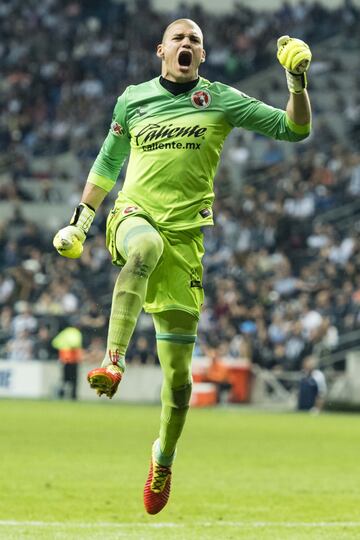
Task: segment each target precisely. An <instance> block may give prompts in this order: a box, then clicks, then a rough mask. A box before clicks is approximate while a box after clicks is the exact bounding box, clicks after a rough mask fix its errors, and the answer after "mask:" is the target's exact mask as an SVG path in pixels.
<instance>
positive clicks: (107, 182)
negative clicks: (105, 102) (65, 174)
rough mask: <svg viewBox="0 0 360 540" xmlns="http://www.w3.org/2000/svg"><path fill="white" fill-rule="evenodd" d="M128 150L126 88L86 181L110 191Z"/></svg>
mask: <svg viewBox="0 0 360 540" xmlns="http://www.w3.org/2000/svg"><path fill="white" fill-rule="evenodd" d="M129 152H130V135H129V132H128V129H127V123H126V90H125V92H124V93H123V94H122V95H121V96H120V97H119V98H118V100H117V103H116V105H115V108H114V112H113V116H112V122H111V125H110V129H109V133H108V135H107V137H106V139H105V141H104V143H103V145H102V147H101V149H100V152H99V154H98V155H97V158H96V160H95V162H94V164H93V166H92V168H91V170H90V174H89V177H88V181H89V182H90V183H92V184H95V185H97V186H99V187H101V188H103V189H104V190H105V191H110V190H111V189H112V188H113V186H114V184H115V183H116V180H117V178H118V176H119V173H120V170H121V168H122V166H123V164H124V162H125V159H126V158H127V157H128V155H129Z"/></svg>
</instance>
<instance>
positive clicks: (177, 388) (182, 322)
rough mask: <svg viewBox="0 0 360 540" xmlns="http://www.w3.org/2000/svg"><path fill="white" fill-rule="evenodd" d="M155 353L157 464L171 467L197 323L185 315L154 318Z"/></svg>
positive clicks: (185, 406)
mask: <svg viewBox="0 0 360 540" xmlns="http://www.w3.org/2000/svg"><path fill="white" fill-rule="evenodd" d="M153 319H154V323H155V328H156V339H157V351H158V355H159V360H160V364H161V367H162V370H163V375H164V378H163V385H162V390H161V405H162V406H161V416H160V435H159V447H158V452H157V454H156V456H157V459H158V460H159V461H158V463H160V464H161V465H170V464H171V463H172V460H173V459H174V456H175V451H176V444H177V441H178V440H179V438H180V435H181V433H182V430H183V427H184V424H185V420H186V415H187V412H188V410H189V402H190V397H191V381H192V378H191V358H192V353H193V349H194V343H195V338H196V328H197V321H196V319H195V318H194V317H193V316H192V315H190V314H188V313H185V312H181V311H167V312H164V313H158V314H154V315H153Z"/></svg>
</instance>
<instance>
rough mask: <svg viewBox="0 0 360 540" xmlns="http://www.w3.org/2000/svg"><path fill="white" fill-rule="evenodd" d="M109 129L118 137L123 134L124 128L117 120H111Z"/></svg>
mask: <svg viewBox="0 0 360 540" xmlns="http://www.w3.org/2000/svg"><path fill="white" fill-rule="evenodd" d="M110 131H111V133H112V134H113V135H116V136H117V137H120V136H121V135H124V129H123V127H122V126H121V125H120V124H119V123H118V122H115V121H114V122H112V124H111V126H110Z"/></svg>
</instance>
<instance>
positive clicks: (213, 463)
mask: <svg viewBox="0 0 360 540" xmlns="http://www.w3.org/2000/svg"><path fill="white" fill-rule="evenodd" d="M159 412H160V410H159V408H158V407H140V406H123V405H121V404H116V403H114V404H113V403H108V402H105V401H101V402H99V403H71V402H32V401H7V400H5V401H0V417H1V423H0V445H1V454H0V460H1V461H0V463H1V465H0V468H1V475H0V538H1V539H4V540H22V539H34V540H43V539H51V540H53V539H54V540H57V539H59V540H68V539H73V540H85V539H86V540H93V539H98V540H100V539H101V540H108V539H109V540H115V539H126V540H127V539H129V540H132V539H134V540H143V539H144V540H153V539H156V540H165V539H166V540H185V539H186V540H208V539H217V540H230V539H232V540H238V539H246V540H290V539H291V540H303V539H304V540H305V539H307V540H308V539H312V540H322V539H324V540H325V539H326V540H347V539H358V538H360V513H359V512H360V511H359V509H360V429H359V417H358V416H355V415H341V414H323V415H321V416H317V417H314V416H310V415H306V414H305V415H304V414H295V413H292V414H274V413H260V412H254V411H251V410H248V409H242V408H231V409H206V410H205V409H203V410H198V409H193V410H191V411H190V414H189V417H188V422H187V425H186V428H185V431H184V434H183V437H182V439H181V442H180V444H179V449H178V456H177V459H176V463H175V465H174V475H173V489H172V494H171V498H170V501H169V503H168V506H167V507H166V508H165V509H164V510H163V512H161V513H160V514H158V515H157V516H153V517H151V516H148V515H147V514H146V513H145V511H144V509H143V504H142V489H143V484H144V482H145V479H146V476H147V472H148V466H149V460H150V448H151V444H152V441H153V439H154V438H155V437H156V434H157V430H158V419H159Z"/></svg>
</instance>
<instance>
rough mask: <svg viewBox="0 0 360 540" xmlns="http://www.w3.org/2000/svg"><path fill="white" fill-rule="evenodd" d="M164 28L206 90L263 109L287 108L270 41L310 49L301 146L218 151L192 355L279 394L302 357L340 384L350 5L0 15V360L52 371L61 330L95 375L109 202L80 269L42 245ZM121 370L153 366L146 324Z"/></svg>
mask: <svg viewBox="0 0 360 540" xmlns="http://www.w3.org/2000/svg"><path fill="white" fill-rule="evenodd" d="M178 16H188V17H191V18H193V19H194V20H196V21H197V22H198V23H199V24H200V26H202V27H203V28H205V29H206V42H205V46H206V48H207V50H208V60H207V62H206V63H205V64H204V70H203V71H202V75H203V76H205V77H208V78H210V79H219V80H222V81H224V82H227V83H230V84H233V85H235V86H238V87H239V88H241V90H243V91H245V92H247V93H249V94H251V95H254V96H255V97H258V98H260V99H263V100H264V101H267V102H268V103H271V104H273V105H274V106H280V107H284V104H285V100H286V94H285V83H284V81H282V80H281V79H280V78H281V77H282V76H283V74H282V72H281V70H280V69H279V68H278V66H275V65H274V64H275V61H274V50H275V40H276V38H277V37H278V36H279V35H281V34H283V33H284V32H283V29H284V28H286V29H287V30H286V32H287V33H289V34H293V35H296V36H297V37H299V38H303V39H304V40H306V41H308V42H309V43H310V44H311V46H312V48H313V50H314V58H315V60H314V63H313V65H312V68H311V73H310V76H309V80H310V93H311V96H312V103H313V107H314V133H313V135H312V137H311V138H310V139H309V140H308V141H305V142H303V143H301V144H300V145H297V146H296V148H295V149H294V148H293V147H292V148H289V147H285V145H283V144H278V143H273V142H269V141H267V140H265V139H264V138H262V137H260V136H257V135H252V134H249V133H246V134H242V133H241V132H237V133H236V134H233V135H232V136H231V138H230V139H229V141H228V143H227V145H226V149H225V159H223V161H222V165H221V167H220V170H219V172H218V175H217V188H216V189H217V200H216V204H215V216H216V226H215V227H214V228H208V229H207V230H206V232H205V237H206V248H207V254H206V256H205V260H204V262H205V269H206V272H205V279H204V282H205V293H206V303H205V306H204V310H203V314H202V318H201V322H200V332H199V339H198V343H197V346H196V354H197V355H203V354H205V355H211V354H213V352H214V350H215V351H217V354H218V355H220V356H229V357H231V358H234V359H236V358H238V359H240V358H244V357H245V358H249V359H251V361H252V362H253V363H254V364H256V365H258V366H260V367H261V368H266V369H269V370H271V371H272V372H273V373H276V374H277V379H280V380H281V381H282V384H283V386H284V388H287V385H288V384H289V383H288V381H291V377H287V375H286V374H289V373H292V372H298V370H299V369H300V367H301V363H302V360H303V358H304V357H305V356H307V355H309V354H312V353H315V354H317V355H318V356H320V358H321V359H322V361H323V365H324V366H328V369H330V368H331V369H332V370H333V369H334V368H336V369H340V370H341V369H342V368H343V365H344V364H343V361H344V354H345V352H346V351H347V350H348V349H349V348H353V347H354V346H355V345H359V344H360V273H359V268H360V250H359V229H360V219H359V214H360V202H359V195H360V148H359V141H360V138H359V129H360V94H359V90H358V89H359V87H360V85H359V76H358V75H356V73H359V59H358V55H357V50H358V49H359V45H360V38H359V36H360V32H359V30H360V28H359V27H360V11H359V9H358V8H356V7H355V6H354V5H353V3H352V2H351V1H345V2H344V4H343V5H342V7H341V8H338V9H336V10H330V9H327V8H326V7H324V6H323V5H320V4H319V3H317V2H311V3H305V2H299V3H297V4H296V5H295V6H293V7H292V6H291V5H289V4H287V3H286V2H284V4H283V6H282V7H281V9H280V10H279V11H277V12H276V13H274V12H263V13H259V12H256V13H255V12H254V11H253V10H252V9H251V8H245V7H244V6H241V5H240V4H236V6H235V8H234V12H233V13H231V14H230V15H224V16H214V15H210V14H209V13H207V12H206V11H205V10H204V9H202V8H201V7H200V6H197V7H194V8H190V7H186V6H182V5H179V7H178V9H177V10H176V12H171V13H167V14H160V13H157V12H155V11H154V9H153V8H152V6H151V2H148V1H144V0H141V1H137V2H134V3H133V4H132V5H131V8H130V7H129V5H128V4H125V3H122V2H111V1H103V2H89V1H86V2H85V1H77V0H70V1H66V2H59V1H58V0H44V1H43V2H41V3H38V2H36V1H29V2H27V3H26V4H24V3H23V2H21V0H12V1H4V2H2V4H1V6H0V32H1V35H2V43H1V45H0V59H1V69H0V73H1V77H0V102H1V109H0V148H1V150H0V215H1V218H0V321H1V325H0V327H1V330H0V357H1V358H6V359H9V360H11V359H26V358H28V359H30V358H38V359H41V360H44V361H45V360H50V359H55V358H57V353H56V351H55V350H54V349H53V348H52V346H51V338H52V336H54V335H55V334H56V333H57V332H59V330H61V329H62V328H64V327H66V326H69V325H74V326H77V327H79V328H80V329H81V331H82V333H83V337H84V343H85V346H86V347H87V348H88V350H89V356H90V357H91V359H92V360H93V361H95V360H101V358H102V350H103V347H104V345H105V339H106V336H105V332H106V322H107V317H108V314H109V309H110V302H111V290H112V283H113V280H114V278H115V274H116V271H115V270H114V269H112V268H111V265H110V259H109V255H108V254H107V251H106V248H105V245H104V226H105V219H106V214H107V211H108V209H109V208H110V205H111V201H112V198H113V195H114V194H113V195H111V196H110V198H109V201H108V203H107V205H104V207H103V208H102V209H101V210H100V211H99V212H98V213H97V217H96V221H95V223H94V226H93V228H92V231H91V234H90V235H89V239H88V241H87V243H86V245H85V250H84V254H83V256H82V258H81V259H80V260H65V259H62V258H61V257H59V256H58V255H57V254H56V253H55V251H54V249H53V248H52V244H51V242H52V230H55V229H56V228H57V227H58V226H59V225H61V224H62V223H64V220H66V219H67V216H68V215H69V208H72V207H73V206H75V204H77V201H78V198H79V194H80V191H81V189H82V185H83V183H84V179H85V177H86V176H87V172H88V170H89V168H90V165H91V164H92V162H93V160H94V158H95V157H96V154H97V151H98V149H99V147H100V144H101V142H102V140H103V137H104V134H105V133H106V131H107V129H108V123H109V118H110V117H111V111H112V108H113V105H114V103H115V100H116V97H117V95H119V94H120V93H121V91H122V89H123V88H124V87H125V86H126V85H127V84H129V83H136V82H140V81H142V80H145V79H147V78H151V77H154V76H155V75H156V74H157V73H158V62H157V59H156V57H155V55H154V54H153V50H154V47H155V44H156V42H157V40H158V37H159V35H161V31H162V29H163V28H164V27H165V26H166V24H167V23H168V21H169V20H171V19H173V18H174V17H178ZM319 21H321V24H319ZM140 30H141V31H140ZM24 34H26V35H27V36H28V40H27V43H26V46H25V45H24V44H23V41H22V36H23V35H24ZM259 43H261V45H262V46H261V47H259ZM345 43H346V47H345ZM340 50H341V56H340V54H339V51H340ZM344 51H345V53H344ZM39 66H40V69H38V68H39ZM269 66H271V67H269ZM119 185H121V180H120V182H119ZM234 195H236V196H234ZM99 291H101V295H99ZM128 360H129V361H130V362H134V363H135V362H137V363H149V362H151V363H156V362H157V357H156V351H155V339H154V333H153V330H152V323H151V319H150V317H149V316H147V315H145V314H144V315H142V316H141V318H140V320H139V324H138V327H137V331H136V334H135V337H134V339H133V340H132V344H131V347H130V350H129V358H128Z"/></svg>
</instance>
